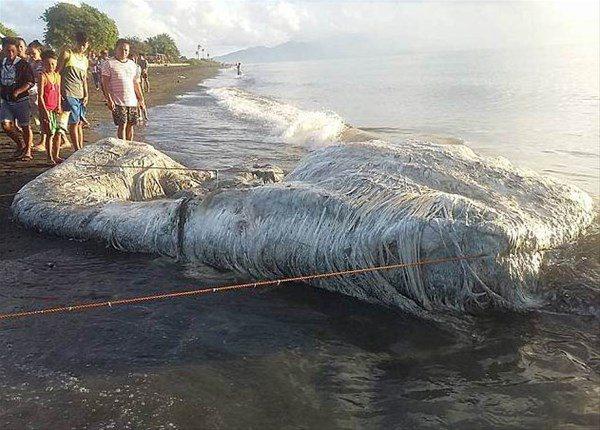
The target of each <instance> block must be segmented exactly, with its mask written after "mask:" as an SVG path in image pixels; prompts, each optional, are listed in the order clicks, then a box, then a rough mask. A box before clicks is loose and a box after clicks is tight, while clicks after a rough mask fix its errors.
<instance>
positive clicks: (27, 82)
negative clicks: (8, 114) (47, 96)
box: [13, 63, 35, 99]
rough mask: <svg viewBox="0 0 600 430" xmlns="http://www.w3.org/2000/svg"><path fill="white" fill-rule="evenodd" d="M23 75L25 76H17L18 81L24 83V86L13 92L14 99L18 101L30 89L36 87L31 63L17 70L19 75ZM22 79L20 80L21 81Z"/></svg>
mask: <svg viewBox="0 0 600 430" xmlns="http://www.w3.org/2000/svg"><path fill="white" fill-rule="evenodd" d="M19 74H22V75H23V76H21V77H19V76H17V79H16V81H22V82H23V84H22V85H21V86H20V87H17V88H16V89H15V90H14V91H13V98H14V99H16V98H17V97H19V96H20V95H21V94H23V93H24V92H27V91H29V88H31V87H33V86H34V85H35V76H34V75H33V70H32V68H31V66H30V65H29V63H24V65H23V66H21V67H19V69H18V70H17V75H19ZM19 78H20V79H19Z"/></svg>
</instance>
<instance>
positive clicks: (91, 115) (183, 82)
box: [0, 63, 218, 288]
mask: <svg viewBox="0 0 600 430" xmlns="http://www.w3.org/2000/svg"><path fill="white" fill-rule="evenodd" d="M217 71H218V65H217V63H207V65H204V66H171V67H152V68H150V85H151V87H150V89H151V92H150V93H149V94H147V95H146V104H147V105H148V107H151V106H159V105H163V104H167V103H170V102H172V101H174V100H175V99H176V97H177V96H178V95H179V94H183V93H185V92H188V91H191V90H193V89H194V88H195V87H196V86H197V85H198V83H199V82H201V81H202V80H203V79H206V78H209V77H212V76H214V75H215V74H216V73H217ZM183 76H185V78H183ZM88 120H89V121H90V123H91V128H87V129H85V131H84V137H85V142H86V143H90V142H95V141H96V140H98V139H100V138H102V137H107V136H101V135H100V134H99V133H98V132H97V131H95V127H96V126H97V125H98V124H99V123H100V122H110V121H112V117H111V114H110V111H109V110H108V109H107V108H106V105H105V104H104V100H103V96H102V94H101V92H100V91H96V90H95V89H94V88H93V84H90V101H89V105H88ZM38 140H39V135H38V134H35V135H34V144H35V143H36V142H37V141H38ZM14 150H15V147H14V143H13V142H12V140H10V139H9V138H8V137H7V136H6V135H5V134H4V133H0V195H1V196H2V197H0V223H1V228H0V243H1V244H2V246H1V247H0V266H2V269H1V270H2V272H4V273H3V275H4V276H9V274H8V273H6V272H5V271H6V270H7V266H10V259H13V258H21V257H23V256H26V255H29V254H30V253H32V252H39V251H41V250H43V249H45V247H47V246H49V243H50V244H51V246H52V247H55V246H56V241H55V240H52V241H48V240H46V239H45V238H44V237H43V236H41V235H38V234H34V233H31V232H28V231H26V230H24V229H23V228H21V227H20V226H19V225H17V224H15V223H14V222H13V221H12V220H11V213H10V204H11V202H12V196H5V195H6V194H12V193H16V192H17V191H18V190H19V189H20V188H21V187H22V186H23V185H25V184H26V183H27V182H29V181H31V180H32V179H33V178H35V177H36V176H37V175H39V174H41V173H43V172H44V171H46V170H47V169H49V168H50V167H51V166H49V165H48V163H47V160H46V153H45V152H37V151H34V160H33V161H29V162H9V161H7V159H9V158H10V157H11V155H12V153H13V152H14ZM71 153H72V151H71V149H62V150H61V157H63V158H65V157H68V156H69V155H70V154H71ZM7 259H8V261H7ZM10 276H17V277H18V276H19V274H18V273H12V274H10ZM0 288H1V287H0Z"/></svg>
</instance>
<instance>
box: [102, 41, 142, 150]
mask: <svg viewBox="0 0 600 430" xmlns="http://www.w3.org/2000/svg"><path fill="white" fill-rule="evenodd" d="M128 57H129V42H128V41H127V40H125V39H119V40H117V44H116V46H115V58H111V59H109V60H108V61H106V62H105V63H103V64H102V70H101V74H102V91H103V92H104V97H105V99H106V105H107V106H108V108H109V109H110V110H111V112H112V115H113V120H114V123H115V125H116V126H117V137H118V138H119V139H123V140H133V126H134V125H135V124H137V122H138V119H139V110H140V108H141V109H145V108H146V106H145V103H144V96H143V94H142V89H141V87H140V76H141V70H140V67H139V66H138V65H137V64H135V63H134V62H133V61H132V60H130V59H129V58H128Z"/></svg>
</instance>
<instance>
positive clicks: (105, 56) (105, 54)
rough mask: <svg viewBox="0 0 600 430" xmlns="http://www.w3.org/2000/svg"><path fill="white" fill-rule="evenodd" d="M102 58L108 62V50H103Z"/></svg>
mask: <svg viewBox="0 0 600 430" xmlns="http://www.w3.org/2000/svg"><path fill="white" fill-rule="evenodd" d="M100 57H102V59H104V60H106V59H107V58H108V50H107V49H103V50H102V52H100Z"/></svg>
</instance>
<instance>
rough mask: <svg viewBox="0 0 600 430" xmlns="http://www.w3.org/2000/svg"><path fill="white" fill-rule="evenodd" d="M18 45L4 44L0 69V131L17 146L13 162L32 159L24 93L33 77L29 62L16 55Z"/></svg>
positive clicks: (32, 82) (26, 96) (28, 111)
mask: <svg viewBox="0 0 600 430" xmlns="http://www.w3.org/2000/svg"><path fill="white" fill-rule="evenodd" d="M18 45H19V42H18V41H17V40H15V39H9V40H8V41H7V42H6V45H5V47H6V57H5V58H3V59H2V63H1V67H0V99H1V100H0V121H1V122H2V129H3V130H4V131H5V132H6V134H7V135H8V136H9V137H10V138H11V139H12V140H13V141H14V142H15V143H16V144H17V151H16V152H15V156H14V159H15V160H20V161H27V160H32V159H33V157H32V156H31V146H32V142H33V133H32V132H31V127H30V126H29V120H30V115H31V109H30V107H29V94H28V91H29V89H30V88H31V87H33V86H34V85H35V77H34V75H33V70H32V69H31V66H30V65H29V63H28V62H27V61H26V60H24V59H22V58H21V57H19V56H18V48H17V47H18ZM17 124H18V125H17Z"/></svg>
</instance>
